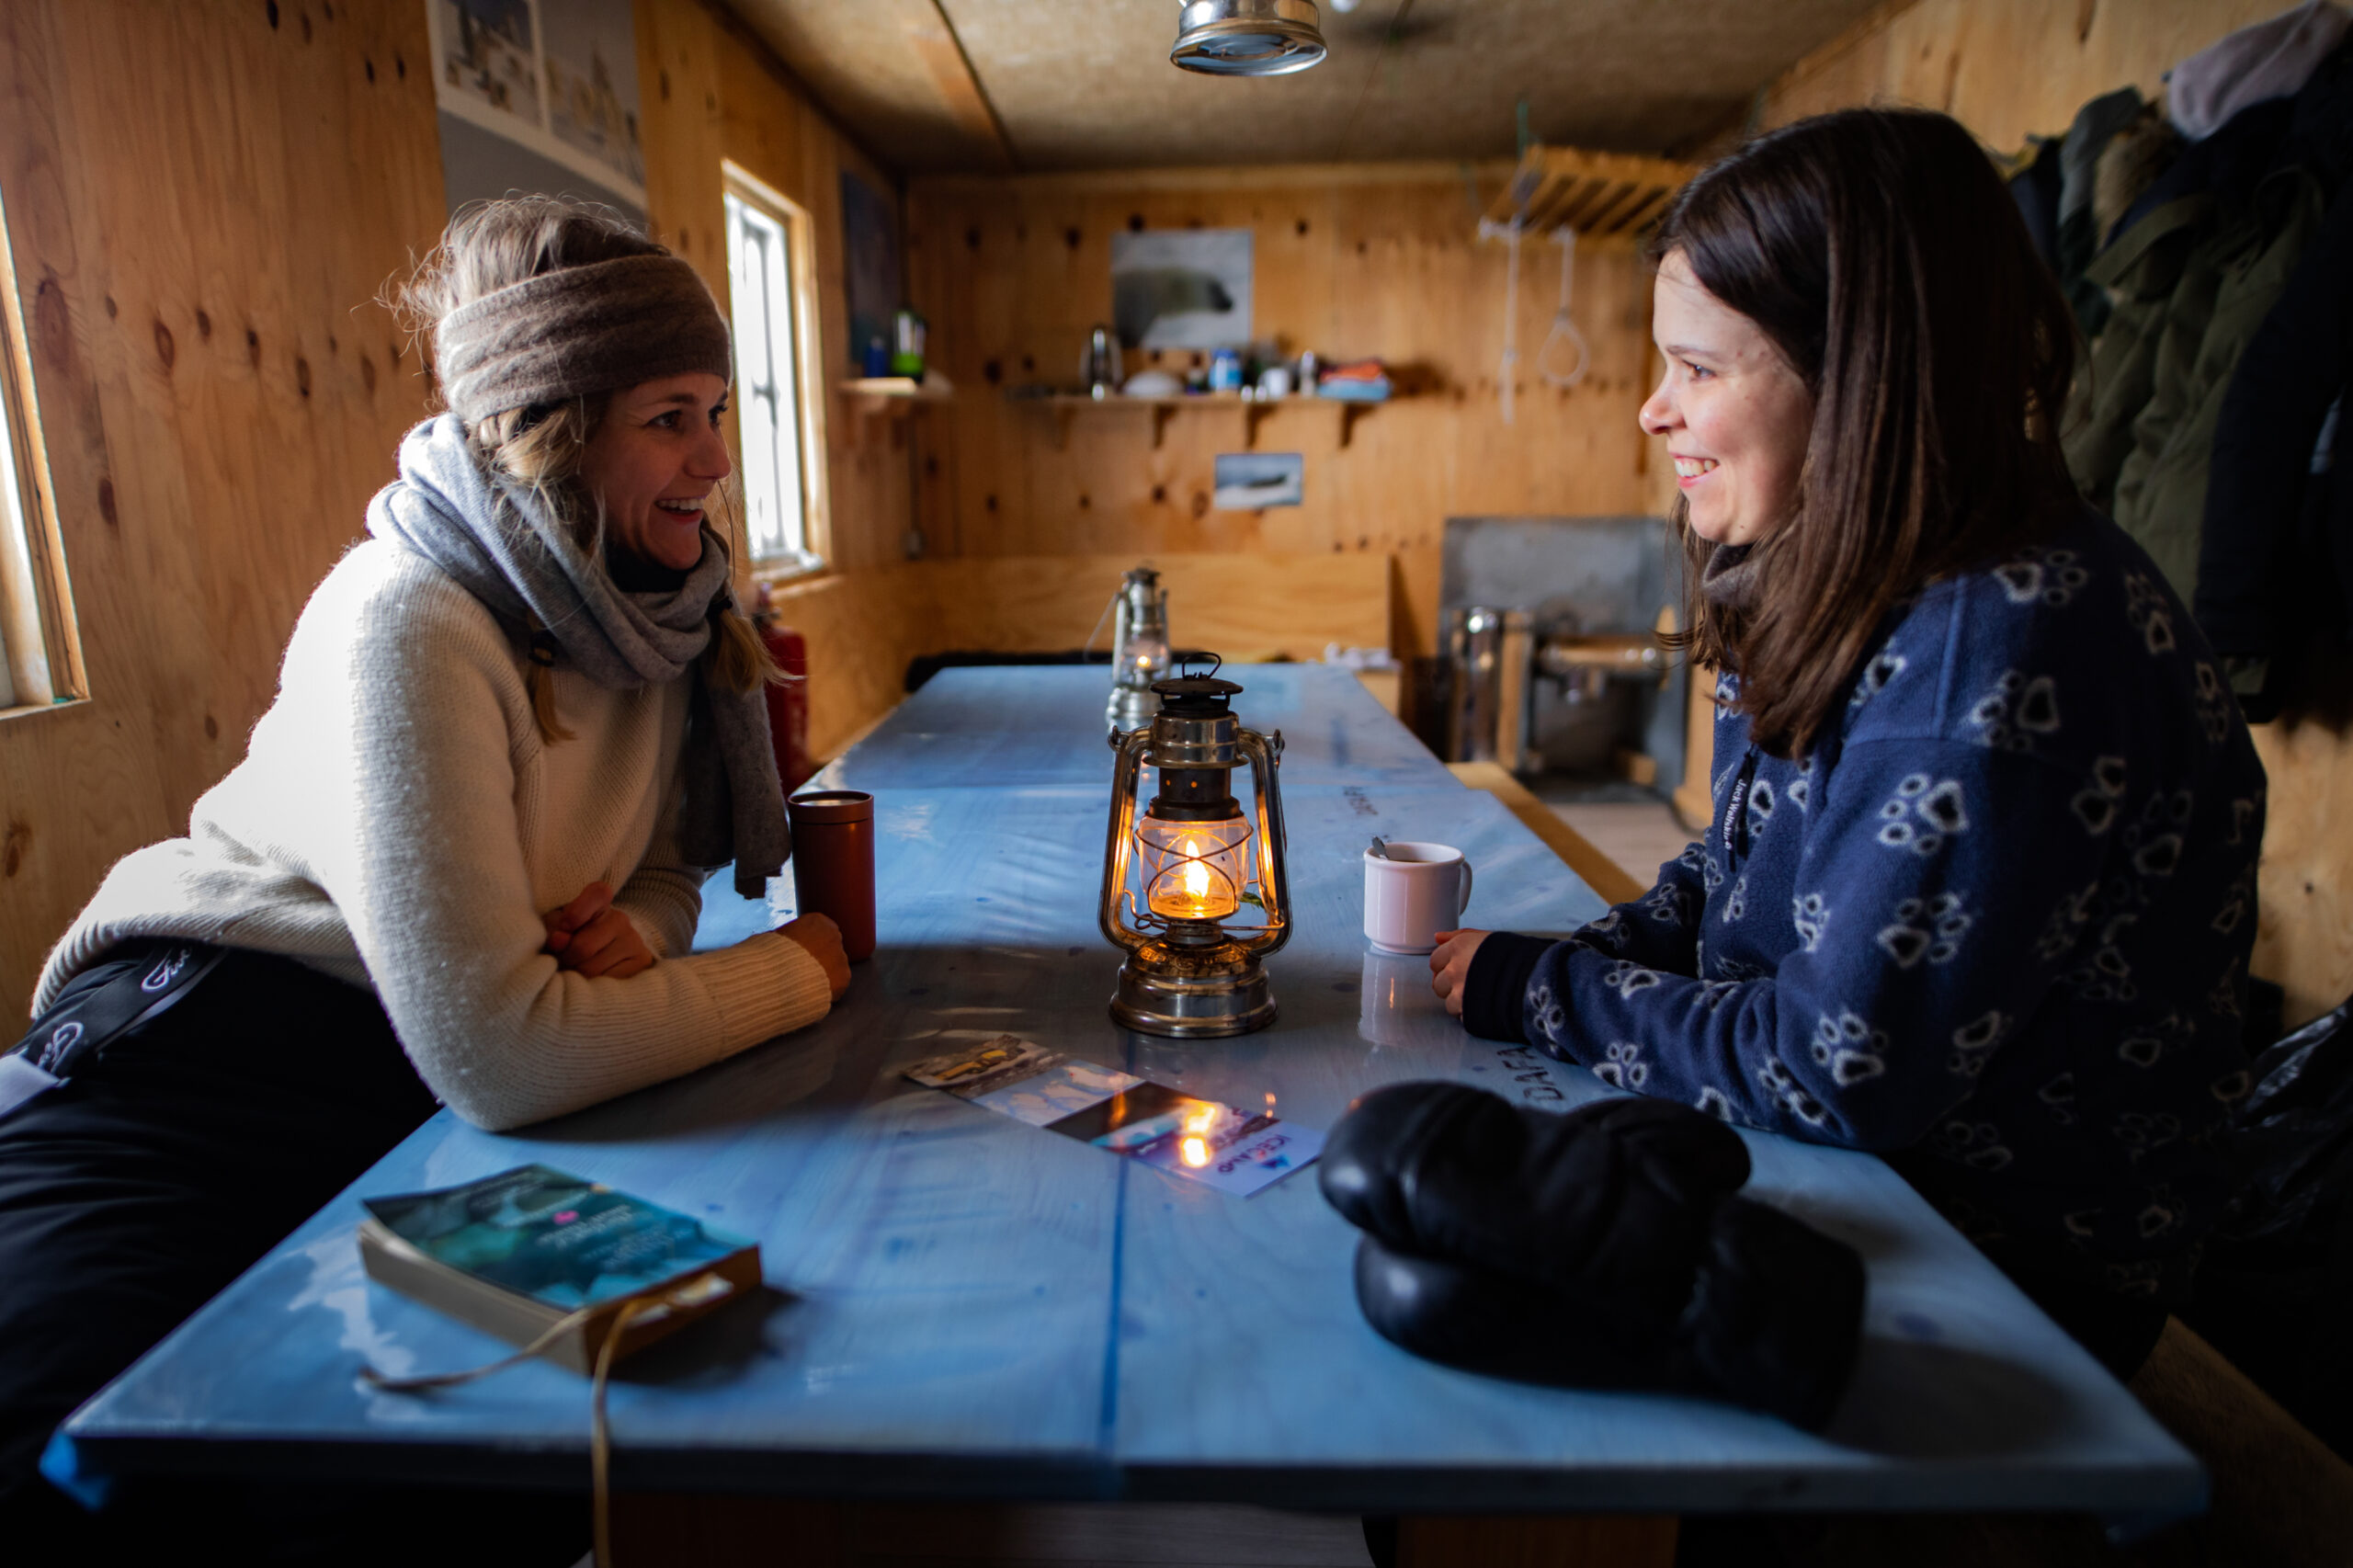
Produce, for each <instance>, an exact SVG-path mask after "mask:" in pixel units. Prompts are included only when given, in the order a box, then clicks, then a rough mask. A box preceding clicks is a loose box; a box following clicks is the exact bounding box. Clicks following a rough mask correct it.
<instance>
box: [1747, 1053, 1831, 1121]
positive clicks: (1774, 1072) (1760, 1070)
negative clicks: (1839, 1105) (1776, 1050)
mask: <svg viewBox="0 0 2353 1568" xmlns="http://www.w3.org/2000/svg"><path fill="white" fill-rule="evenodd" d="M1756 1078H1757V1082H1759V1083H1761V1084H1763V1085H1765V1087H1766V1089H1767V1090H1768V1092H1769V1093H1770V1094H1771V1095H1772V1096H1773V1097H1774V1098H1775V1099H1777V1100H1779V1102H1780V1103H1781V1104H1782V1106H1783V1107H1785V1108H1787V1109H1788V1111H1789V1113H1790V1115H1791V1116H1794V1117H1796V1118H1797V1119H1799V1120H1800V1121H1802V1122H1804V1123H1805V1124H1806V1125H1807V1126H1808V1127H1821V1126H1824V1125H1825V1124H1826V1123H1828V1121H1829V1120H1830V1113H1829V1112H1828V1111H1827V1110H1824V1108H1823V1106H1822V1102H1821V1101H1820V1100H1817V1099H1815V1098H1814V1097H1813V1096H1812V1095H1809V1094H1807V1093H1806V1092H1805V1090H1804V1088H1803V1087H1802V1086H1801V1085H1799V1083H1798V1081H1797V1077H1796V1075H1795V1074H1792V1073H1790V1070H1789V1069H1788V1068H1786V1067H1784V1066H1782V1065H1781V1064H1780V1063H1779V1062H1776V1061H1775V1060H1773V1058H1771V1057H1769V1056H1768V1057H1767V1058H1766V1059H1765V1060H1764V1061H1763V1062H1759V1063H1758V1064H1757V1067H1756Z"/></svg>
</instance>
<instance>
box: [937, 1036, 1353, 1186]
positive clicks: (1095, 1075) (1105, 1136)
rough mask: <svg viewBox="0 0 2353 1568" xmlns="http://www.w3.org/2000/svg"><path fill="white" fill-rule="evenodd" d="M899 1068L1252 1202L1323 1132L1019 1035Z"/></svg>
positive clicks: (1320, 1141) (1310, 1153)
mask: <svg viewBox="0 0 2353 1568" xmlns="http://www.w3.org/2000/svg"><path fill="white" fill-rule="evenodd" d="M902 1071H903V1073H904V1075H905V1076H906V1077H908V1078H911V1079H913V1080H914V1081H915V1082H916V1083H918V1084H921V1085H925V1086H926V1088H935V1089H945V1090H947V1091H948V1092H949V1094H951V1095H954V1096H957V1097H959V1098H960V1099H968V1100H971V1101H972V1103H973V1104H975V1105H983V1106H986V1107H988V1108H990V1109H991V1110H994V1111H996V1112H998V1113H999V1114H1000V1115H1004V1116H1009V1117H1011V1118H1013V1119H1015V1120H1016V1121H1020V1122H1025V1123H1027V1124H1028V1125H1029V1126H1031V1127H1043V1128H1046V1129H1049V1130H1050V1131H1055V1132H1059V1133H1061V1134H1063V1136H1064V1137H1066V1138H1075V1139H1077V1140H1078V1141H1079V1142H1083V1143H1092V1144H1094V1145H1095V1146H1096V1147H1097V1148H1098V1149H1105V1150H1108V1151H1109V1152H1111V1153H1115V1154H1124V1155H1127V1156H1128V1157H1130V1158H1131V1159H1137V1160H1142V1162H1143V1163H1144V1164H1145V1165H1150V1166H1152V1167H1153V1168H1154V1169H1155V1170H1161V1171H1165V1172H1167V1173H1168V1174H1169V1175H1171V1176H1182V1177H1184V1178H1186V1179H1187V1180H1189V1181H1199V1182H1205V1183H1207V1184H1208V1185H1210V1186H1211V1187H1217V1188H1219V1189H1220V1190H1222V1191H1225V1192H1232V1193H1236V1194H1239V1195H1241V1196H1243V1197H1245V1198H1246V1197H1248V1196H1249V1195H1250V1194H1251V1193H1254V1192H1256V1191H1257V1190H1258V1189H1259V1188H1261V1187H1267V1186H1270V1185H1271V1184H1273V1183H1274V1182H1277V1181H1279V1180H1280V1179H1282V1177H1284V1176H1288V1175H1290V1173H1291V1172H1292V1171H1295V1170H1297V1169H1298V1168H1299V1167H1300V1166H1302V1165H1306V1164H1308V1163H1309V1162H1311V1161H1313V1159H1314V1158H1315V1156H1316V1155H1317V1154H1318V1153H1322V1152H1323V1147H1324V1135H1323V1134H1322V1133H1320V1132H1317V1131H1313V1130H1312V1129H1310V1128H1304V1127H1298V1126H1294V1125H1292V1124H1291V1123H1289V1122H1285V1121H1280V1120H1278V1119H1276V1118H1275V1117H1273V1116H1272V1115H1270V1114H1267V1113H1264V1112H1251V1111H1243V1110H1236V1109H1235V1108H1233V1107H1232V1106H1229V1105H1221V1104H1219V1103H1218V1102H1217V1101H1215V1100H1204V1099H1199V1098H1196V1097H1195V1096H1191V1095H1188V1094H1184V1093H1182V1092H1181V1091H1179V1090H1176V1089H1172V1088H1169V1087H1167V1086H1166V1085H1161V1084H1154V1083H1147V1082H1146V1081H1145V1080H1143V1079H1142V1078H1138V1077H1136V1076H1134V1075H1133V1074H1127V1073H1122V1072H1120V1071H1119V1070H1118V1069H1117V1068H1113V1067H1102V1066H1098V1065H1097V1064H1096V1063H1094V1062H1081V1061H1078V1060H1076V1059H1075V1058H1073V1057H1068V1056H1064V1055H1063V1054H1062V1053H1061V1052H1059V1051H1048V1050H1046V1049H1045V1048H1044V1047H1043V1046H1040V1045H1039V1044H1038V1043H1036V1042H1035V1041H1034V1040H1023V1039H1021V1038H1020V1037H1018V1036H1017V1035H999V1036H997V1037H996V1038H995V1039H994V1040H987V1041H984V1042H983V1043H982V1044H979V1045H975V1046H971V1047H968V1048H966V1049H965V1050H962V1051H950V1052H949V1053H947V1054H945V1055H940V1056H932V1057H926V1058H925V1059H924V1060H923V1061H921V1062H914V1063H912V1064H911V1065H909V1066H907V1067H905V1068H904V1069H902Z"/></svg>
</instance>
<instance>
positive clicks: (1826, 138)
mask: <svg viewBox="0 0 2353 1568" xmlns="http://www.w3.org/2000/svg"><path fill="white" fill-rule="evenodd" d="M1673 252H1680V253H1681V254H1682V256H1684V258H1685V259H1686V260H1687V261H1688V264H1689V265H1690V267H1691V271H1692V273H1693V275H1694V276H1695V277H1697V278H1698V279H1699V282H1700V284H1701V285H1702V286H1703V287H1705V288H1706V289H1707V290H1708V292H1709V293H1711V294H1712V295H1714V296H1715V297H1716V298H1717V299H1718V300H1721V301H1723V302H1724V303H1725V304H1726V305H1729V306H1731V307H1732V308H1733V310H1735V311H1738V312H1740V313H1741V314H1743V315H1745V316H1747V317H1749V318H1750V319H1751V320H1753V321H1755V322H1756V324H1757V325H1758V326H1759V327H1760V328H1762V329H1763V330H1764V333H1765V335H1766V336H1767V337H1768V338H1769V339H1770V340H1771V341H1772V343H1773V344H1774V346H1775V347H1778V348H1779V351H1780V352H1781V354H1782V356H1783V357H1784V358H1787V359H1788V360H1789V362H1790V367H1791V368H1792V369H1795V370H1796V372H1797V373H1798V375H1799V376H1800V377H1801V378H1802V380H1803V381H1804V382H1805V386H1806V390H1807V392H1810V393H1811V394H1812V396H1813V432H1812V434H1811V435H1810V436H1809V437H1808V438H1807V442H1806V452H1805V460H1804V463H1803V466H1802V469H1801V471H1800V476H1799V495H1798V503H1797V511H1796V515H1795V516H1794V517H1791V518H1790V520H1789V521H1788V522H1786V523H1785V524H1783V525H1782V526H1781V527H1779V528H1777V529H1775V530H1774V531H1773V532H1772V533H1770V534H1768V535H1767V536H1766V537H1765V538H1764V540H1761V541H1760V542H1759V543H1758V544H1757V545H1756V550H1755V554H1754V559H1755V560H1756V563H1757V574H1758V576H1759V578H1760V580H1761V586H1762V592H1761V595H1760V596H1759V597H1758V598H1757V600H1756V603H1755V605H1754V606H1753V608H1747V609H1733V608H1728V607H1724V606H1720V605H1711V604H1708V603H1706V602H1705V601H1704V600H1702V599H1701V598H1700V597H1699V592H1698V585H1699V574H1700V572H1701V571H1702V570H1703V569H1704V568H1705V566H1706V564H1707V562H1708V560H1709V558H1710V557H1711V555H1713V554H1714V552H1715V550H1716V546H1715V545H1714V544H1712V543H1711V542H1710V541H1709V540H1705V539H1702V538H1700V537H1699V535H1698V534H1696V533H1694V532H1693V531H1692V530H1691V527H1690V521H1689V517H1688V506H1685V505H1684V504H1682V503H1680V502H1678V503H1677V507H1676V513H1675V522H1676V526H1677V531H1678V532H1679V534H1680V536H1681V539H1682V542H1683V549H1684V559H1685V581H1686V585H1687V589H1688V593H1687V597H1688V600H1689V605H1690V616H1689V619H1688V622H1687V624H1688V625H1689V627H1690V631H1688V632H1687V633H1686V634H1684V636H1682V637H1681V638H1680V639H1678V641H1679V642H1681V644H1682V645H1683V646H1685V647H1686V648H1688V650H1690V652H1691V653H1692V654H1693V655H1694V656H1695V657H1696V658H1697V659H1699V661H1700V662H1702V663H1705V664H1710V665H1717V666H1719V667H1723V668H1729V669H1732V670H1734V671H1736V672H1737V673H1738V675H1739V676H1740V696H1739V700H1738V708H1739V710H1740V711H1742V712H1745V714H1747V715H1748V718H1749V724H1750V730H1751V733H1752V734H1753V735H1754V736H1755V737H1756V741H1757V744H1760V745H1762V746H1764V747H1766V748H1767V749H1768V750H1769V751H1774V752H1777V753H1780V754H1781V755H1784V756H1795V755H1800V754H1802V753H1803V752H1804V751H1805V750H1806V749H1807V748H1808V747H1809V746H1810V745H1811V744H1813V740H1814V738H1815V737H1816V736H1817V735H1818V734H1819V733H1821V731H1822V729H1823V726H1824V724H1825V723H1826V722H1828V721H1829V719H1830V716H1831V714H1832V712H1833V710H1834V709H1835V708H1836V704H1837V703H1839V702H1840V701H1841V700H1842V699H1843V698H1844V696H1845V693H1846V689H1847V683H1848V682H1849V681H1850V680H1851V679H1852V677H1853V676H1854V674H1855V671H1856V669H1857V667H1858V666H1859V665H1860V663H1861V661H1862V658H1863V656H1864V654H1865V653H1868V652H1869V650H1870V647H1871V645H1872V643H1873V642H1874V641H1875V640H1876V639H1877V637H1878V635H1879V633H1880V631H1881V627H1882V622H1883V621H1884V620H1885V619H1886V618H1887V616H1888V613H1889V611H1890V610H1892V609H1893V608H1894V607H1895V606H1896V605H1897V604H1898V603H1899V602H1901V601H1902V600H1903V599H1904V597H1907V596H1908V595H1910V594H1912V593H1914V592H1915V591H1916V590H1917V589H1918V588H1919V587H1920V586H1921V585H1924V584H1926V583H1927V582H1929V581H1930V580H1932V579H1934V578H1937V577H1939V576H1943V575H1946V574H1950V573H1953V572H1957V571H1961V570H1965V569H1967V568H1969V567H1972V566H1976V565H1980V564H1983V563H1984V562H1991V561H1993V560H1995V559H1997V558H1999V557H2000V556H2002V555H2004V554H2006V553H2007V552H2009V551H2013V550H2015V549H2017V548H2018V546H2020V545H2021V544H2024V543H2026V542H2028V541H2029V540H2033V539H2035V538H2037V537H2039V536H2040V535H2042V534H2045V533H2047V532H2048V531H2049V530H2050V529H2051V528H2053V527H2054V526H2055V525H2056V524H2057V523H2058V522H2060V521H2061V520H2063V518H2065V517H2067V516H2069V515H2070V513H2071V512H2072V509H2073V508H2074V506H2075V505H2076V502H2075V490H2074V487H2073V486H2072V485H2071V484H2070V483H2068V479H2067V470H2066V462H2065V460H2064V459H2063V456H2062V455H2061V453H2060V449H2059V430H2058V420H2059V417H2060V415H2061V412H2062V411H2063V409H2064V407H2065V406H2066V395H2067V385H2068V381H2069V380H2070V379H2071V378H2072V376H2073V375H2074V372H2075V353H2076V339H2075V323H2074V320H2073V318H2072V317H2071V316H2070V314H2069V313H2068V311H2067V306H2066V302H2065V301H2064V300H2063V298H2062V297H2061V296H2060V293H2059V289H2058V285H2057V283H2056V282H2055V281H2054V280H2053V278H2052V276H2051V271H2050V268H2049V267H2046V266H2045V265H2044V263H2043V261H2042V259H2041V257H2040V256H2038V255H2037V254H2036V252H2035V250H2034V245H2033V242H2032V241H2031V240H2030V239H2029V237H2028V235H2027V231H2026V225H2025V223H2024V222H2022V221H2021V220H2020V219H2019V216H2018V209H2017V208H2016V206H2015V205H2014V204H2013V203H2012V202H2011V199H2010V196H2009V193H2008V191H2007V190H2006V188H2005V187H2003V184H2002V181H2001V178H2000V176H1998V175H1997V174H1996V173H1995V169H1994V165H1993V164H1992V162H1991V161H1990V160H1989V159H1988V158H1987V157H1986V156H1985V153H1984V151H1983V150H1982V149H1981V148H1980V147H1979V146H1978V145H1977V143H1976V142H1974V141H1973V140H1972V138H1971V137H1970V135H1969V133H1968V132H1967V131H1964V130H1962V129H1961V126H1960V125H1959V124H1958V123H1956V122H1955V121H1953V120H1952V119H1949V118H1948V117H1946V116H1944V115H1941V114H1931V113H1926V112H1922V111H1918V110H1900V109H1847V110H1843V111H1841V112H1839V113H1836V114H1827V115H1823V116H1820V117H1818V118H1816V119H1804V120H1800V121H1798V122H1797V123H1796V124H1794V125H1790V126H1787V127H1785V128H1783V129H1781V130H1779V131H1773V132H1771V133H1769V134H1768V135H1765V136H1761V137H1759V138H1757V139H1756V141H1754V142H1749V143H1748V144H1747V145H1745V146H1744V147H1742V148H1740V149H1739V150H1738V151H1736V152H1734V153H1732V154H1731V155H1729V156H1728V157H1726V158H1724V159H1723V160H1722V162H1721V163H1718V164H1716V165H1714V166H1712V167H1711V168H1710V169H1708V170H1707V171H1706V172H1705V173H1703V174H1701V175H1700V176H1699V178H1697V179H1695V180H1693V181H1692V182H1691V183H1690V184H1689V185H1688V186H1687V187H1684V188H1683V190H1682V191H1681V192H1680V193H1679V194H1678V195H1677V197H1676V199H1675V201H1674V203H1673V204H1672V205H1671V206H1669V207H1668V209H1667V210H1666V214H1665V217H1664V218H1663V219H1662V220H1661V221H1660V223H1659V228H1658V231H1657V233H1656V234H1655V235H1654V238H1653V239H1652V241H1651V243H1650V253H1651V257H1652V260H1653V261H1654V263H1656V262H1657V261H1659V260H1662V259H1663V258H1665V256H1667V255H1668V254H1670V253H1673Z"/></svg>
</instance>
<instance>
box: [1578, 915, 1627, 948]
mask: <svg viewBox="0 0 2353 1568" xmlns="http://www.w3.org/2000/svg"><path fill="white" fill-rule="evenodd" d="M1628 935H1629V933H1628V932H1627V930H1626V915H1625V912H1624V911H1623V910H1618V909H1613V910H1611V911H1609V912H1608V914H1606V915H1603V916H1602V917H1601V918H1600V919H1598V920H1589V921H1587V922H1586V924H1585V926H1583V927H1582V928H1581V929H1580V930H1579V931H1578V932H1577V938H1576V939H1577V940H1578V941H1580V942H1582V943H1584V944H1585V945H1586V947H1588V948H1592V949H1595V950H1596V951H1597V952H1604V953H1614V952H1619V951H1621V950H1623V949H1624V948H1625V946H1626V938H1627V936H1628Z"/></svg>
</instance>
